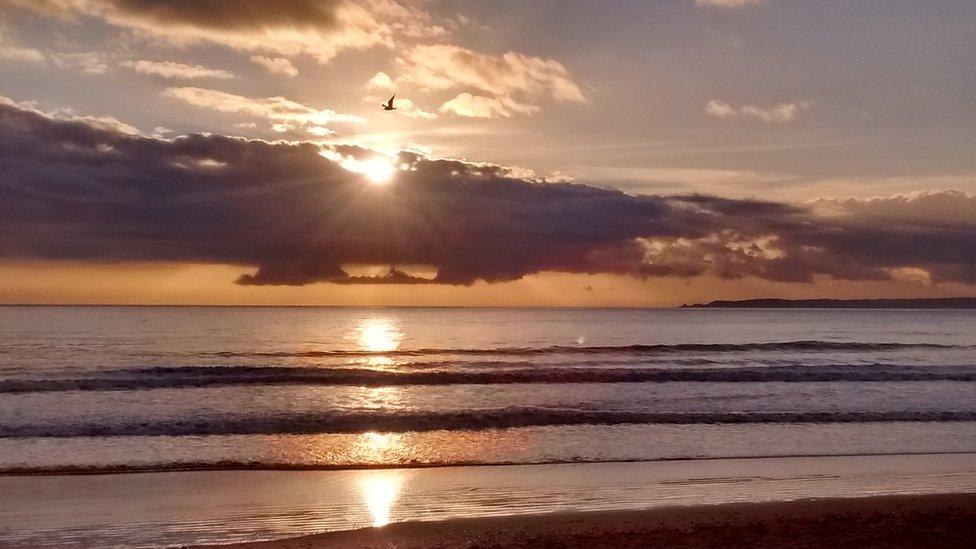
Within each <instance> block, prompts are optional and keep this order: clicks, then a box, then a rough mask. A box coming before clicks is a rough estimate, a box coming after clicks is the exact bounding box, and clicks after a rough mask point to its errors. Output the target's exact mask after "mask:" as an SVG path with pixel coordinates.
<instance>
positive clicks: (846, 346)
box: [207, 340, 960, 358]
mask: <svg viewBox="0 0 976 549" xmlns="http://www.w3.org/2000/svg"><path fill="white" fill-rule="evenodd" d="M952 348H960V347H959V346H957V345H944V344H938V343H868V342H846V341H818V340H804V341H774V342H766V343H677V344H654V345H618V346H570V345H553V346H549V347H491V348H484V349H466V348H458V349H450V348H426V349H398V350H392V351H366V350H331V351H300V352H290V351H266V352H260V351H247V352H238V351H221V352H215V353H207V354H209V355H210V356H220V357H224V358H243V357H275V358H288V357H293V358H315V357H340V358H341V357H346V358H351V357H371V356H389V357H393V356H411V357H415V356H432V355H456V356H464V355H497V356H527V355H548V354H616V353H625V354H666V353H687V352H705V353H732V352H747V351H897V350H902V349H952Z"/></svg>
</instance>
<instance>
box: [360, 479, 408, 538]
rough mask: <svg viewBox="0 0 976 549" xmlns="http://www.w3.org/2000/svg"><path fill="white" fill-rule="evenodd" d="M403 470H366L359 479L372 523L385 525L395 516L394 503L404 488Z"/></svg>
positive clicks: (373, 524) (364, 502)
mask: <svg viewBox="0 0 976 549" xmlns="http://www.w3.org/2000/svg"><path fill="white" fill-rule="evenodd" d="M403 481H404V477H403V472H402V471H394V470H390V471H364V472H363V476H362V477H361V478H360V479H359V491H360V493H361V494H362V497H363V504H364V505H365V506H366V512H367V513H369V519H370V525H372V526H385V525H387V524H389V523H390V522H391V520H392V516H393V505H394V504H395V503H396V501H397V498H398V497H399V496H400V490H401V489H402V488H403Z"/></svg>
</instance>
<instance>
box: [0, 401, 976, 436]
mask: <svg viewBox="0 0 976 549" xmlns="http://www.w3.org/2000/svg"><path fill="white" fill-rule="evenodd" d="M956 421H976V411H904V412H827V411H823V412H698V413H696V412H690V413H673V412H631V411H617V410H581V409H571V408H534V407H509V408H499V409H489V410H465V411H457V412H382V411H357V412H322V413H312V414H276V415H261V416H248V415H242V416H240V417H235V418H213V419H210V420H207V419H172V420H165V421H159V420H157V421H138V422H119V423H112V424H97V423H68V422H61V423H51V424H33V425H31V424H21V425H4V424H2V423H0V438H35V437H48V438H75V437H122V436H177V437H180V436H205V435H275V434H324V433H362V432H367V431H380V432H394V433H402V432H417V431H440V430H485V429H508V428H515V427H539V426H567V425H623V424H673V425H690V424H755V423H891V422H956Z"/></svg>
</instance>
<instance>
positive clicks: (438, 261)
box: [0, 101, 976, 285]
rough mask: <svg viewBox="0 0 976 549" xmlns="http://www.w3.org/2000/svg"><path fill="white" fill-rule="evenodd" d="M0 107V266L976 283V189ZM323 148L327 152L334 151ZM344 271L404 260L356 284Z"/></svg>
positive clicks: (253, 279)
mask: <svg viewBox="0 0 976 549" xmlns="http://www.w3.org/2000/svg"><path fill="white" fill-rule="evenodd" d="M3 103H4V104H3V105H0V166H3V168H4V169H3V170H0V258H4V259H31V260H80V261H90V262H126V261H166V262H195V263H210V264H230V265H239V266H240V267H241V270H242V272H244V273H245V274H244V275H242V276H241V278H240V279H239V280H238V282H239V283H241V284H277V285H282V284H289V285H301V284H309V283H314V282H334V283H344V284H363V283H372V284H375V283H400V284H405V283H412V284H454V285H467V284H473V283H475V282H477V281H486V282H489V283H491V282H501V281H511V280H517V279H519V278H521V277H523V276H526V275H530V274H534V273H540V272H567V273H590V274H594V273H614V274H620V275H627V276H632V277H638V278H646V277H665V276H668V277H692V276H699V275H713V276H718V277H722V278H727V279H734V278H739V277H746V276H753V277H759V278H763V279H766V280H774V281H809V280H811V279H813V277H816V276H827V277H833V278H834V279H843V280H889V279H894V278H897V279H905V278H906V277H910V278H911V279H913V280H923V281H926V283H929V282H931V283H936V284H937V283H940V282H961V283H966V284H976V196H974V195H972V194H967V193H962V192H957V191H938V192H928V193H920V194H911V195H900V196H895V197H885V198H876V199H870V200H824V201H818V202H812V203H807V204H782V203H774V202H762V201H753V200H733V199H725V198H719V197H715V196H706V195H672V196H634V195H628V194H625V193H622V192H619V191H615V190H610V189H603V188H598V187H592V186H588V185H582V184H568V183H548V182H537V181H532V180H526V179H522V178H520V177H518V176H517V175H516V172H515V171H513V170H510V169H506V168H503V167H499V166H494V165H489V164H472V163H466V162H461V161H456V160H446V159H431V158H427V157H424V156H421V155H418V154H415V153H409V152H402V153H400V154H399V156H398V158H397V159H396V161H395V162H396V164H395V165H397V166H399V167H400V169H399V170H397V172H396V174H395V176H394V181H393V182H392V183H391V184H390V185H387V186H382V187H378V186H374V185H370V184H369V183H368V182H367V180H366V179H365V178H364V176H363V175H361V174H358V173H355V172H352V171H349V170H346V169H344V168H343V167H342V164H343V162H347V161H349V159H354V160H357V161H359V162H369V161H370V159H373V158H376V157H377V154H376V153H375V152H373V151H370V150H367V149H364V148H361V147H356V146H350V145H334V146H331V147H329V148H326V149H323V148H322V146H320V145H317V144H313V143H303V142H285V141H281V142H275V143H269V142H265V141H258V140H247V139H242V138H230V137H225V136H220V135H189V136H181V137H176V138H173V139H169V140H163V139H158V138H154V137H146V136H138V135H129V134H125V133H122V132H120V131H117V130H116V129H112V128H110V127H105V126H101V127H100V126H96V125H92V124H90V123H88V122H83V121H77V120H74V121H71V120H59V119H55V118H52V117H50V116H46V115H44V114H42V113H40V112H36V111H33V110H30V109H27V108H21V107H19V106H15V105H13V104H11V103H12V102H10V101H3ZM326 156H330V157H332V158H326ZM348 265H397V266H407V265H416V266H424V268H425V269H426V270H429V271H430V272H436V275H432V276H431V277H430V278H421V277H418V276H414V275H410V274H407V272H406V271H405V270H404V269H403V268H398V269H396V270H394V271H393V272H392V274H390V275H379V276H374V277H369V279H368V280H367V279H364V278H362V277H361V276H360V275H356V274H350V273H349V272H347V271H346V270H345V266H348Z"/></svg>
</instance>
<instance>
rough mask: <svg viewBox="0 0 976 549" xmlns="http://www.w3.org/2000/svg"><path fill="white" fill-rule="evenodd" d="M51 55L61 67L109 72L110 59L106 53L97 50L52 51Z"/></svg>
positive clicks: (95, 72)
mask: <svg viewBox="0 0 976 549" xmlns="http://www.w3.org/2000/svg"><path fill="white" fill-rule="evenodd" d="M49 57H50V58H51V60H52V61H53V62H54V64H55V65H57V66H59V67H67V68H77V69H81V71H82V72H84V73H85V74H105V73H106V72H108V61H107V60H106V58H105V55H104V54H102V53H100V52H97V51H86V52H60V53H52V54H50V55H49Z"/></svg>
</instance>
